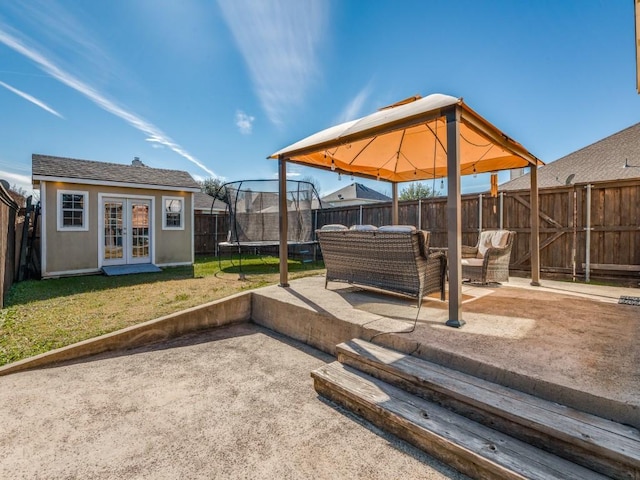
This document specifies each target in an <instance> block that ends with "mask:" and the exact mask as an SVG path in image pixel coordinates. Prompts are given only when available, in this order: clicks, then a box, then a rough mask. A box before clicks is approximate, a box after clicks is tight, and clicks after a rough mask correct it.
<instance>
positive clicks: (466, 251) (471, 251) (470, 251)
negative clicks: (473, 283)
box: [462, 245, 478, 258]
mask: <svg viewBox="0 0 640 480" xmlns="http://www.w3.org/2000/svg"><path fill="white" fill-rule="evenodd" d="M477 255H478V247H470V246H468V245H462V258H470V257H475V256H477Z"/></svg>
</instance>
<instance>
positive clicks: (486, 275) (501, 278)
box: [462, 230, 516, 283]
mask: <svg viewBox="0 0 640 480" xmlns="http://www.w3.org/2000/svg"><path fill="white" fill-rule="evenodd" d="M515 236H516V232H512V231H509V230H485V231H483V232H481V233H480V236H479V238H478V243H477V244H476V246H474V247H471V246H466V245H463V246H462V278H463V279H468V280H469V281H471V282H479V283H499V282H506V281H508V280H509V260H510V259H511V247H512V246H513V239H514V237H515Z"/></svg>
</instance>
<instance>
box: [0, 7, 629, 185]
mask: <svg viewBox="0 0 640 480" xmlns="http://www.w3.org/2000/svg"><path fill="white" fill-rule="evenodd" d="M634 44H635V40H634V11H633V2H631V1H623V0H616V1H610V0H563V1H560V2H559V1H551V0H549V1H544V0H538V1H535V2H532V1H524V0H522V1H520V0H505V1H498V0H495V1H491V0H486V1H482V2H479V1H471V0H456V1H444V0H439V1H435V0H415V1H412V0H402V1H382V0H329V1H327V0H305V1H301V0H279V1H275V0H274V1H270V0H253V1H249V0H218V1H215V0H180V1H175V0H114V1H109V2H85V1H80V0H73V1H71V0H25V1H21V2H2V3H0V111H1V112H2V128H0V178H5V179H7V180H8V181H9V183H11V184H18V185H20V186H22V187H23V188H27V189H28V190H29V191H30V190H31V188H30V175H31V154H33V153H41V154H49V155H57V156H64V157H72V158H82V159H88V160H99V161H106V162H115V163H130V162H131V160H132V159H133V157H134V156H138V157H140V158H141V160H142V161H143V162H144V163H145V164H147V165H149V166H152V167H157V168H172V169H178V170H186V171H188V172H190V173H191V174H192V175H193V176H194V178H196V179H198V180H200V179H203V178H206V177H211V176H219V177H223V178H224V179H226V180H229V181H231V180H240V179H256V178H272V177H274V176H275V175H276V173H277V162H275V161H273V160H267V159H266V157H267V156H268V155H269V154H271V153H273V152H275V151H277V150H279V149H280V148H282V147H284V146H287V145H289V144H291V143H293V142H295V141H297V140H300V139H301V138H303V137H306V136H307V135H309V134H312V133H314V132H316V131H318V130H321V129H324V128H327V127H329V126H331V125H334V124H336V123H340V122H342V121H346V120H351V119H354V118H357V117H360V116H363V115H366V114H369V113H371V112H373V111H375V110H376V109H378V108H379V107H381V106H385V105H389V104H391V103H394V102H395V101H398V100H400V99H403V98H406V97H409V96H411V95H415V94H421V95H423V96H425V95H428V94H430V93H444V94H448V95H453V96H457V97H463V98H464V99H465V102H466V103H467V104H468V105H469V106H470V107H471V108H473V109H474V110H476V111H477V112H479V113H480V114H481V115H483V116H484V117H485V118H487V119H488V120H489V121H490V122H492V123H493V124H494V125H496V126H497V127H498V128H500V129H501V130H502V131H504V132H505V133H506V134H508V135H509V136H511V137H512V138H514V139H516V140H517V141H518V142H520V143H522V144H523V145H524V146H525V147H526V148H527V149H528V150H529V151H531V152H532V153H533V154H534V155H536V156H538V157H539V158H541V159H542V160H544V161H545V162H550V161H553V160H556V159H558V158H560V157H562V156H564V155H566V154H568V153H571V152H572V151H575V150H577V149H579V148H582V147H584V146H586V145H588V144H590V143H593V142H595V141H597V140H599V139H601V138H603V137H605V136H608V135H610V134H612V133H614V132H616V131H619V130H621V129H623V128H626V127H628V126H630V125H632V124H634V123H637V122H638V121H640V97H639V96H638V94H637V92H636V89H635V49H634V48H635V47H634ZM289 175H290V176H291V178H301V177H307V176H311V177H314V178H316V180H317V181H318V183H319V184H320V187H321V193H322V194H327V193H330V192H331V191H334V190H336V189H338V188H340V187H342V186H345V185H347V184H348V182H350V180H349V179H347V178H343V179H342V181H338V177H337V175H336V174H334V173H330V172H326V173H325V172H321V171H319V170H313V169H308V168H301V167H296V166H293V165H290V171H289ZM505 175H506V173H504V174H501V180H504V179H505V178H506V176H505ZM358 181H361V182H362V183H365V184H367V185H368V186H370V187H372V188H375V189H376V190H378V191H381V192H383V193H389V192H390V186H389V184H387V183H385V182H376V181H362V180H358ZM436 188H439V182H438V184H437V185H436ZM488 188H489V179H488V178H487V177H486V176H478V177H477V178H473V177H466V178H465V180H464V181H463V192H466V193H468V192H472V191H484V190H487V189H488ZM400 189H402V186H401V187H400Z"/></svg>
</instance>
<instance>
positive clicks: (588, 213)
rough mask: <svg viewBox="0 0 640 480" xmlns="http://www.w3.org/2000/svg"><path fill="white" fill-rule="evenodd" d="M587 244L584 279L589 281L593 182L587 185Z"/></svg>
mask: <svg viewBox="0 0 640 480" xmlns="http://www.w3.org/2000/svg"><path fill="white" fill-rule="evenodd" d="M586 223H587V224H586V226H585V230H586V232H585V233H586V235H585V237H586V240H585V242H586V245H585V259H584V263H585V272H584V281H585V282H587V283H589V280H590V278H589V277H590V276H591V184H589V185H587V222H586Z"/></svg>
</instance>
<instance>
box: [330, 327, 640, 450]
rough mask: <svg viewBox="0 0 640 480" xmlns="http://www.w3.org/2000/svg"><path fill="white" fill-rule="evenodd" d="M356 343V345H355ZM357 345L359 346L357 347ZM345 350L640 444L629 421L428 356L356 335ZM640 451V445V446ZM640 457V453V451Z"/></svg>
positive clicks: (342, 349) (342, 347) (353, 355)
mask: <svg viewBox="0 0 640 480" xmlns="http://www.w3.org/2000/svg"><path fill="white" fill-rule="evenodd" d="M354 347H355V348H354ZM356 349H357V350H356ZM338 353H342V354H344V355H345V356H349V357H350V358H354V359H356V360H357V359H358V357H364V358H366V359H367V360H373V361H374V362H376V363H377V364H380V365H381V366H382V367H383V368H386V369H394V368H398V367H396V366H402V365H403V364H407V363H409V364H413V365H415V366H419V367H424V368H426V369H427V370H428V371H434V372H436V373H438V374H441V375H446V376H448V377H451V379H452V380H453V381H461V382H464V383H467V384H469V385H472V386H474V387H478V388H481V389H484V390H487V391H490V392H497V393H498V394H499V396H500V397H505V398H512V399H514V400H516V401H519V402H522V403H523V404H526V405H528V406H531V407H534V408H539V409H541V410H546V411H549V412H550V413H551V414H555V415H560V416H562V417H567V418H570V419H571V420H572V421H575V422H576V423H577V424H585V425H587V426H590V427H595V428H598V429H600V430H603V431H605V432H609V433H611V434H614V435H617V436H620V437H624V438H628V439H629V440H631V441H632V442H634V444H635V442H637V444H638V445H640V430H638V429H636V428H634V427H631V426H629V425H623V424H621V423H618V422H614V421H612V420H608V419H606V418H602V417H598V416H596V415H593V414H590V413H586V412H582V411H579V410H576V409H574V408H571V407H567V406H565V405H561V404H559V403H555V402H552V401H549V400H545V399H542V398H540V397H536V396H534V395H530V394H528V393H524V392H520V391H518V390H514V389H512V388H509V387H505V386H503V385H500V384H497V383H493V382H490V381H488V380H484V379H482V378H478V377H474V376H472V375H469V374H467V373H464V372H460V371H458V370H453V369H451V368H447V367H445V366H442V365H438V364H436V363H433V362H429V361H428V360H423V359H421V358H417V357H413V356H411V355H407V354H404V353H401V352H397V351H395V350H391V349H389V348H386V347H382V346H380V345H376V344H374V343H370V342H367V341H366V340H361V339H358V338H354V339H352V340H350V341H349V342H344V343H341V344H340V345H338V346H337V347H336V354H338ZM387 355H389V356H391V358H392V361H393V365H391V364H390V363H391V362H390V361H389V359H388V358H387V359H386V360H384V358H383V357H385V356H387ZM638 451H640V449H638ZM638 458H639V459H640V455H638Z"/></svg>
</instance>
